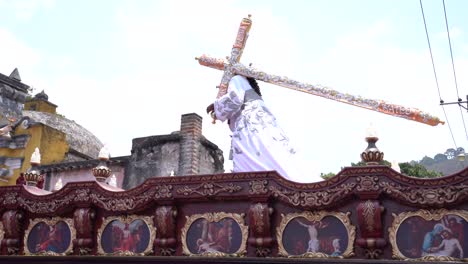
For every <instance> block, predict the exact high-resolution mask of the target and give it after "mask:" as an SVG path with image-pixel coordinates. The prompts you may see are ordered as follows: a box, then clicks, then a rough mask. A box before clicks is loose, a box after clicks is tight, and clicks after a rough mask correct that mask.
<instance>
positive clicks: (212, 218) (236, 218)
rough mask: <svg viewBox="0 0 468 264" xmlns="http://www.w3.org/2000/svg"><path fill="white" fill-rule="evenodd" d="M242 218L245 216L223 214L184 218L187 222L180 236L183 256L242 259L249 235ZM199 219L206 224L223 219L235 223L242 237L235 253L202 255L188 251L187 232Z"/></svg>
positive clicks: (209, 251) (213, 251) (207, 251)
mask: <svg viewBox="0 0 468 264" xmlns="http://www.w3.org/2000/svg"><path fill="white" fill-rule="evenodd" d="M244 216H245V214H234V213H225V212H219V213H206V214H195V215H192V216H190V217H189V216H186V219H187V220H186V222H185V226H184V228H183V229H182V235H181V239H182V251H183V254H184V255H187V256H204V257H242V256H244V255H245V253H246V252H247V250H246V246H247V238H248V234H249V231H248V228H247V226H246V225H245V223H244ZM199 219H204V220H206V221H207V222H208V223H216V222H220V221H222V220H223V219H226V220H227V219H231V220H233V221H235V223H237V224H238V225H239V228H240V234H239V235H241V236H242V237H241V239H240V241H241V242H240V246H239V248H238V249H237V251H235V252H234V253H232V254H230V253H225V252H221V251H217V250H206V251H204V252H203V253H193V252H191V251H190V249H189V246H188V243H187V239H189V238H188V237H187V234H188V231H189V229H190V227H191V226H192V224H193V223H194V222H195V221H197V220H199ZM232 235H236V234H232ZM197 240H200V239H197Z"/></svg>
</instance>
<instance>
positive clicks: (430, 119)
mask: <svg viewBox="0 0 468 264" xmlns="http://www.w3.org/2000/svg"><path fill="white" fill-rule="evenodd" d="M251 26H252V20H251V19H250V15H249V17H248V18H244V19H242V22H241V24H240V27H239V31H238V32H237V38H236V41H235V43H234V46H233V47H232V51H231V57H227V58H226V60H224V59H218V58H213V57H210V56H207V55H202V56H201V57H197V58H195V59H196V60H198V63H200V64H201V65H203V66H207V67H210V68H214V69H217V70H221V71H224V74H223V78H222V79H221V84H220V85H219V86H218V88H219V90H218V95H217V97H216V98H219V97H221V96H223V95H225V94H226V93H227V89H228V86H229V81H230V80H231V78H232V77H233V76H234V75H242V76H246V77H252V78H255V79H257V80H260V81H264V82H267V83H271V84H275V85H278V86H282V87H285V88H289V89H292V90H296V91H300V92H304V93H308V94H312V95H316V96H320V97H324V98H327V99H331V100H334V101H338V102H342V103H346V104H350V105H354V106H358V107H361V108H365V109H369V110H373V111H377V112H380V113H384V114H387V115H392V116H397V117H401V118H405V119H408V120H413V121H416V122H420V123H423V124H427V125H431V126H437V125H438V124H445V122H443V121H441V120H440V119H439V118H438V117H436V116H433V115H431V114H429V113H427V112H424V111H421V110H419V109H417V108H413V107H405V106H401V105H396V104H391V103H388V102H386V101H383V100H374V99H368V98H364V97H361V96H354V95H350V94H344V93H341V92H338V91H335V90H333V89H330V88H328V87H322V86H319V85H312V84H308V83H302V82H298V81H295V80H292V79H290V78H288V77H285V76H279V75H273V74H268V73H266V72H263V71H261V70H258V69H255V68H253V67H250V66H249V67H247V66H245V65H243V64H242V63H240V62H239V60H240V58H241V56H242V52H243V51H244V47H245V43H246V41H247V37H248V33H249V30H250V27H251Z"/></svg>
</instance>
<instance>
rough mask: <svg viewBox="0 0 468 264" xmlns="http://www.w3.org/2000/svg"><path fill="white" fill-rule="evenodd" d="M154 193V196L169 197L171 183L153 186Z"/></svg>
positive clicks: (170, 194)
mask: <svg viewBox="0 0 468 264" xmlns="http://www.w3.org/2000/svg"><path fill="white" fill-rule="evenodd" d="M155 190H156V194H155V195H154V198H156V199H159V198H171V197H172V185H165V184H163V185H159V186H156V187H155Z"/></svg>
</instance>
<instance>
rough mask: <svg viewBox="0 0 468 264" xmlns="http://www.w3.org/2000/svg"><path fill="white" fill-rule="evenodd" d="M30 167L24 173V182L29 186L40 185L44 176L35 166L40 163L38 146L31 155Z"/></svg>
mask: <svg viewBox="0 0 468 264" xmlns="http://www.w3.org/2000/svg"><path fill="white" fill-rule="evenodd" d="M30 163H31V168H30V169H29V170H28V171H27V172H26V173H24V178H25V180H26V184H27V185H29V186H36V187H40V184H39V183H40V182H42V181H44V176H42V175H41V172H40V171H39V169H38V168H37V166H39V165H40V164H41V153H40V152H39V148H36V149H35V150H34V152H33V154H32V155H31V161H30Z"/></svg>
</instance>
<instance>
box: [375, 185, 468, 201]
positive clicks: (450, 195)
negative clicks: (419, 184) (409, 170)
mask: <svg viewBox="0 0 468 264" xmlns="http://www.w3.org/2000/svg"><path fill="white" fill-rule="evenodd" d="M379 186H380V187H381V188H382V190H383V192H384V193H386V194H387V195H389V196H391V197H394V198H400V199H402V200H404V201H406V202H408V203H412V204H423V205H426V204H428V205H433V204H437V205H444V204H448V203H454V202H456V201H458V200H459V199H461V198H462V197H465V196H467V195H468V185H466V184H459V185H455V186H454V185H449V186H444V187H438V188H416V187H413V186H402V185H400V184H396V183H393V182H381V183H380V184H379Z"/></svg>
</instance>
